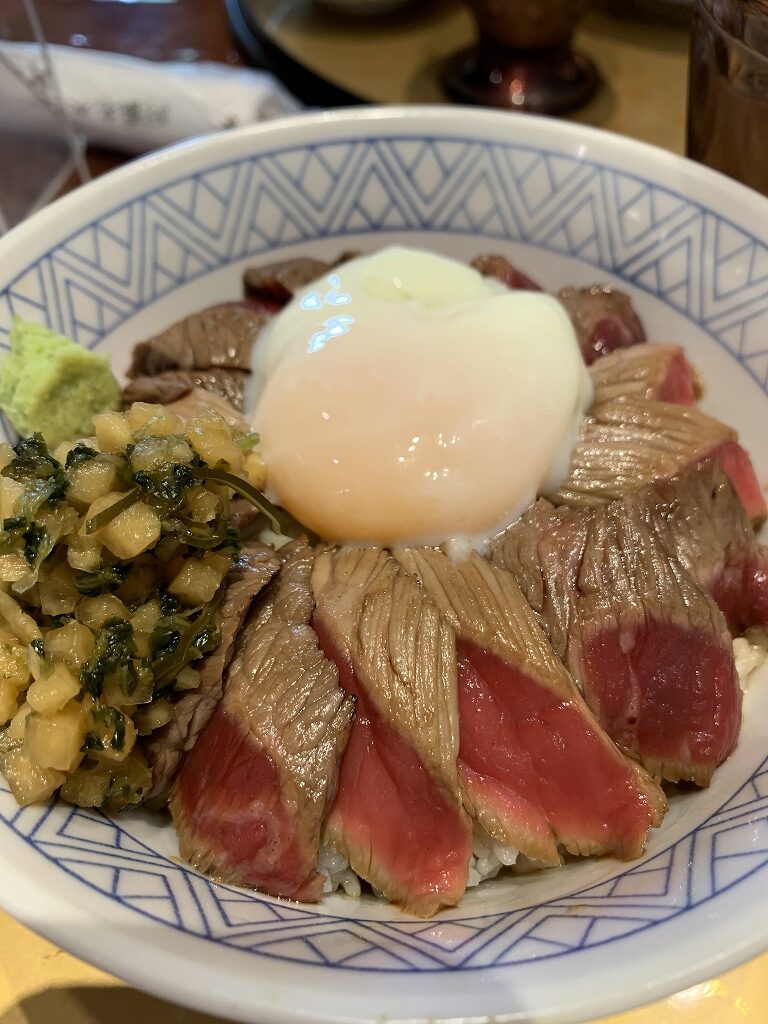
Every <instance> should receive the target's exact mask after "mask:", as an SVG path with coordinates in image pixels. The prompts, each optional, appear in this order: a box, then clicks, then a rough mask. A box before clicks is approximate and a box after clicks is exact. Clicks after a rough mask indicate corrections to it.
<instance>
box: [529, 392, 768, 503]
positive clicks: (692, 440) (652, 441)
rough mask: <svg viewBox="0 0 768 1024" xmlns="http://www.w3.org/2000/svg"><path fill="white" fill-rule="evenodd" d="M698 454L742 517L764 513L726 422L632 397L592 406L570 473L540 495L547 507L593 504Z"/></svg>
mask: <svg viewBox="0 0 768 1024" xmlns="http://www.w3.org/2000/svg"><path fill="white" fill-rule="evenodd" d="M706 459H716V460H717V461H718V462H719V463H720V465H721V466H722V468H723V470H724V471H725V472H726V473H727V475H728V476H729V477H730V479H731V481H732V482H733V486H734V487H735V489H736V493H737V494H738V495H739V498H740V499H741V502H742V504H743V505H744V508H745V509H746V511H747V514H748V515H749V516H750V518H751V519H752V520H753V521H760V520H762V519H764V518H765V510H766V505H765V496H764V494H763V492H762V489H761V487H760V485H759V484H758V482H757V478H756V476H755V471H754V469H753V467H752V463H751V461H750V459H749V456H748V455H747V453H746V452H745V451H744V449H743V448H742V447H741V446H740V444H739V442H738V435H737V433H736V431H735V430H734V429H733V428H732V427H728V426H726V425H725V424H724V423H720V422H719V421H718V420H716V419H713V418H712V417H711V416H707V415H705V414H704V413H703V412H700V411H699V410H698V409H697V408H696V407H695V406H682V405H676V404H674V403H672V402H658V401H653V400H650V399H647V398H644V397H641V396H638V395H627V396H625V397H623V398H617V399H613V400H612V401H608V402H604V403H602V404H600V405H594V406H593V407H592V409H591V410H590V412H589V415H588V416H587V417H586V418H585V419H584V423H583V425H582V430H581V437H580V438H579V441H578V442H577V444H576V447H575V449H574V452H573V457H572V460H571V469H570V473H569V475H568V477H567V479H566V480H564V481H563V483H562V484H561V485H560V486H559V487H558V488H557V490H555V491H553V492H552V493H551V494H548V495H547V497H548V498H549V500H550V501H552V502H553V504H555V505H569V506H571V507H572V508H580V509H586V508H595V507H597V506H599V505H602V504H604V503H605V502H607V501H613V500H614V499H616V498H621V497H623V496H624V495H625V494H627V493H628V492H629V491H631V490H634V489H635V488H637V487H642V486H644V485H645V484H649V483H652V482H653V481H654V480H663V479H666V478H668V477H671V476H675V475H676V474H677V473H680V472H682V471H683V470H684V469H686V468H687V467H688V466H693V465H696V463H699V462H704V461H705V460H706Z"/></svg>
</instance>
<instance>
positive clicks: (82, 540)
mask: <svg viewBox="0 0 768 1024" xmlns="http://www.w3.org/2000/svg"><path fill="white" fill-rule="evenodd" d="M67 545H68V546H67V561H68V562H69V564H70V565H71V566H72V568H73V569H79V570H80V571H81V572H96V570H97V569H98V568H99V566H100V565H101V544H100V543H99V541H98V540H97V539H96V538H95V537H84V536H81V535H79V534H74V535H71V536H69V537H68V538H67Z"/></svg>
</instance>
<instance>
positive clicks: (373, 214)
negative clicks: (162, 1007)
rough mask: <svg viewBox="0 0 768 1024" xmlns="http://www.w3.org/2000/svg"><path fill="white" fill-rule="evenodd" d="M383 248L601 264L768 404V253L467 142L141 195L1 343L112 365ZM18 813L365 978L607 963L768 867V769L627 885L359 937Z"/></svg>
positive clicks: (624, 195) (122, 836) (5, 314)
mask: <svg viewBox="0 0 768 1024" xmlns="http://www.w3.org/2000/svg"><path fill="white" fill-rule="evenodd" d="M203 196H205V200H206V201H205V204H203V203H201V201H200V200H201V197H203ZM371 231H377V232H382V233H386V232H389V231H392V232H397V233H398V235H400V236H402V235H404V234H407V233H408V232H409V231H413V232H423V231H430V232H433V233H437V234H439V233H440V232H450V233H454V234H472V235H483V236H485V237H486V238H487V239H489V240H491V239H497V240H500V241H509V242H523V243H530V244H534V245H536V246H537V247H538V248H541V249H545V250H549V251H551V252H553V253H558V254H564V255H567V256H570V257H574V258H577V259H579V260H582V261H584V262H587V263H591V264H593V265H595V266H596V267H599V268H601V269H602V270H604V271H607V272H610V273H611V274H613V275H615V276H617V277H619V278H622V279H624V280H625V281H627V282H628V283H631V284H632V285H634V286H636V287H639V288H642V289H644V290H646V291H647V292H649V293H651V294H653V295H655V296H657V297H658V298H660V299H662V300H663V301H664V302H666V303H667V304H668V305H669V306H670V307H672V308H674V309H676V310H678V311H679V312H681V313H683V314H684V315H686V316H687V317H689V318H690V319H691V320H692V321H693V322H694V323H696V324H698V325H700V326H701V327H703V328H704V329H705V330H706V331H708V332H709V333H710V334H711V335H712V336H713V337H714V338H716V339H717V340H718V341H719V343H720V344H721V345H722V346H723V347H724V348H725V349H726V350H728V351H729V352H730V353H731V354H732V355H733V356H734V357H735V358H736V359H737V360H738V361H739V362H740V363H741V364H742V365H743V366H744V367H745V368H746V369H747V370H748V371H749V373H750V374H751V375H752V376H753V377H754V378H755V379H756V380H757V381H758V382H759V383H760V385H761V387H762V388H763V389H764V390H768V248H766V246H765V245H763V244H762V243H761V242H759V241H758V240H757V239H755V238H754V237H752V236H750V235H749V234H747V233H746V232H744V231H743V230H741V229H740V228H738V227H736V226H735V225H733V224H731V223H730V222H729V221H728V220H727V218H725V217H723V216H721V215H720V214H719V213H717V212H716V211H714V210H710V209H705V208H703V207H702V206H700V205H698V204H696V203H694V202H692V201H691V200H689V199H687V198H686V197H685V196H682V195H679V194H676V193H674V192H672V191H670V190H668V189H665V188H662V187H660V186H658V185H655V184H652V183H650V182H647V181H644V180H643V179H641V178H639V177H636V176H633V175H631V174H627V173H624V172H620V171H616V170H614V169H613V168H610V167H606V166H602V165H599V164H596V163H594V162H590V161H589V160H585V159H575V158H573V157H571V156H569V155H566V154H563V153H557V152H544V153H542V152H541V151H540V150H535V149H532V148H530V147H526V146H521V145H514V144H503V145H502V144H488V143H484V142H478V141H475V140H471V139H462V138H458V137H453V136H452V137H434V138H429V139H426V140H421V139H420V140H414V139H412V138H409V137H404V136H403V137H391V138H386V139H382V138H378V139H373V140H370V141H355V142H342V143H331V144H318V145H305V146H294V147H290V148H286V149H283V150H279V151H274V150H273V151H271V152H269V153H267V154H260V155H258V156H253V157H249V158H247V159H243V160H239V161H236V162H230V163H227V164H224V165H219V166H216V167H213V168H211V169H209V170H205V171H203V172H201V173H198V174H195V175H191V176H188V177H184V178H182V179H180V180H177V181H176V182H174V183H173V184H170V185H167V186H164V187H162V188H160V189H157V190H156V191H153V192H149V193H147V194H145V195H142V196H141V197H139V198H137V199H135V200H133V201H131V202H128V203H126V204H123V205H121V206H118V207H116V208H115V209H114V210H112V211H111V212H109V213H107V214H106V215H104V216H102V217H100V218H99V219H98V220H96V221H94V222H93V223H92V224H90V225H88V226H87V227H85V228H83V229H80V230H78V231H77V232H75V233H73V234H72V235H71V236H70V237H69V238H68V239H67V240H66V241H65V242H64V243H62V244H61V245H59V246H57V247H56V248H54V249H52V250H51V251H49V252H48V253H46V254H45V256H43V257H42V258H41V259H39V260H38V261H37V262H35V263H34V264H32V265H30V266H29V267H28V268H27V269H26V270H25V271H24V272H23V273H21V274H19V275H18V277H17V278H16V279H15V280H14V281H13V282H12V284H11V285H10V286H9V287H7V288H6V289H5V291H3V292H1V293H0V340H3V339H4V338H5V337H7V333H8V330H9V327H10V322H11V318H12V316H13V315H14V314H19V315H21V316H23V317H28V318H30V319H33V320H37V321H39V322H46V323H48V324H49V326H51V327H52V328H54V329H55V330H58V331H62V332H63V333H65V334H68V335H69V336H70V337H73V338H75V339H76V340H78V341H79V342H81V343H82V344H85V345H88V346H94V345H97V344H98V343H99V341H100V340H101V338H102V337H103V336H104V335H105V334H107V333H109V332H110V331H113V330H114V329H115V328H117V327H118V326H119V325H120V324H121V323H123V321H125V320H126V319H127V318H128V317H130V316H132V315H133V314H134V313H135V312H136V311H137V310H139V309H141V308H142V307H144V306H146V305H148V304H149V303H151V302H153V301H155V300H156V299H159V298H162V297H163V296H164V295H166V294H168V293H169V292H171V291H173V290H174V289H176V288H178V287H179V286H181V285H183V284H186V283H189V282H191V281H194V280H196V279H198V278H199V277H201V276H203V275H205V274H208V273H210V272H212V271H214V270H217V269H219V268H221V267H226V266H228V265H230V264H232V263H235V262H237V261H239V260H242V259H243V258H245V257H248V256H254V257H256V256H260V255H262V254H264V253H268V252H270V251H271V250H273V249H277V248H280V247H284V246H289V245H295V244H298V243H301V242H311V241H315V240H318V239H325V238H329V239H332V238H334V237H335V236H339V235H345V236H348V235H350V234H354V233H356V232H361V233H367V232H371ZM705 252H708V253H711V254H713V256H712V257H711V258H709V259H707V260H705V259H704V255H703V254H704V253H705ZM106 259H108V261H109V268H107V267H106V266H105V261H106ZM693 266H695V267H696V269H697V273H696V274H691V273H690V270H691V268H692V267H693ZM745 267H746V268H747V269H746V271H744V268H745ZM3 808H5V809H6V811H5V812H4V813H0V820H3V821H4V822H5V823H6V824H7V825H8V826H9V827H10V828H12V829H13V830H14V832H16V833H17V834H18V835H19V836H20V837H22V838H23V839H24V840H25V841H26V842H27V843H29V844H30V846H32V847H33V848H34V849H35V850H36V851H38V853H39V854H41V855H43V856H44V857H46V858H48V859H50V860H52V861H54V862H55V863H56V864H57V865H59V866H60V868H61V869H63V870H64V871H66V872H68V873H69V874H70V875H72V876H74V877H76V878H78V879H80V880H81V881H82V883H83V884H84V885H87V886H88V887H90V888H91V889H94V890H97V891H100V892H102V893H105V894H107V895H108V896H110V897H111V898H112V899H114V900H116V901H118V902H120V903H121V904H123V905H124V906H126V907H128V908H130V909H132V910H133V911H135V912H136V913H137V914H141V915H145V916H148V917H150V918H152V919H154V920H156V921H159V922H162V923H164V924H166V925H168V926H169V927H171V928H176V929H180V930H183V931H185V932H188V933H190V934H192V935H198V936H200V937H202V938H204V939H208V940H210V941H213V942H217V943H222V944H226V945H228V946H232V947H235V948H237V949H241V950H248V951H251V952H252V953H254V954H258V955H260V956H264V957H272V958H276V959H280V960H284V961H291V962H299V963H302V964H316V965H322V966H323V967H326V968H327V967H339V968H344V969H347V970H360V971H365V970H368V971H370V970H373V971H389V972H403V971H445V970H456V969H462V970H468V969H477V968H483V967H488V966H491V965H505V964H521V963H525V962H528V961H531V960H540V959H542V958H546V957H556V956H560V955H563V954H567V953H571V952H574V951H576V950H582V949H587V948H590V947H594V946H598V945H600V944H602V943H606V942H612V941H615V940H617V939H620V938H622V937H625V936H629V935H631V934H634V933H636V932H639V931H642V930H644V929H648V928H652V927H654V926H655V925H657V924H660V923H662V922H664V921H668V920H670V919H672V918H674V917H676V916H678V915H680V914H683V913H685V912H686V911H688V910H690V909H692V908H694V907H698V906H700V905H702V904H703V903H706V902H707V901H708V900H710V899H712V898H713V897H714V896H716V895H717V894H718V893H722V892H724V891H725V890H727V889H728V888H730V887H731V886H734V885H736V884H739V883H741V882H743V881H744V880H745V879H747V878H748V877H749V876H750V875H752V874H754V873H755V872H757V871H761V870H763V869H765V868H766V866H767V865H768V760H767V761H766V762H764V763H763V764H762V765H761V766H760V767H759V768H758V769H757V770H756V772H755V773H754V775H753V777H752V778H751V779H750V780H749V781H748V782H746V783H745V784H744V785H743V786H742V788H741V789H740V790H739V791H738V792H737V793H736V794H734V795H732V796H731V797H729V798H727V799H726V801H725V802H724V803H723V805H722V806H721V807H720V808H719V810H717V812H716V813H714V814H713V815H712V816H711V817H710V819H709V820H708V821H706V822H705V823H704V824H702V825H700V826H699V827H698V828H696V829H695V830H693V831H692V832H690V833H689V834H688V835H686V836H684V837H683V838H681V839H679V840H678V841H676V842H675V843H673V844H671V845H670V847H669V848H668V849H666V850H665V851H663V852H660V853H658V854H657V855H655V856H653V857H651V858H646V859H644V860H643V861H641V862H640V863H638V864H636V865H635V866H633V867H629V868H627V869H625V870H624V871H623V872H622V873H621V874H620V875H619V876H618V877H615V878H613V879H612V880H610V881H608V882H604V883H601V884H599V885H593V886H591V887H588V888H585V889H582V890H581V891H579V892H577V893H572V894H570V895H568V896H567V897H564V898H558V899H554V900H551V901H548V902H545V903H543V904H536V905H533V904H532V905H530V906H527V907H522V908H520V909H517V910H514V911H509V912H504V913H497V914H487V913H486V914H478V913H475V914H474V915H473V914H472V913H471V912H470V911H469V910H467V911H463V910H462V909H461V908H459V909H458V910H456V911H452V912H450V913H449V914H448V915H446V916H444V917H441V918H440V919H439V921H437V922H431V923H429V922H423V921H413V920H408V919H406V918H396V919H392V920H349V919H346V918H340V917H336V916H333V915H331V914H328V913H324V912H323V909H322V907H319V908H317V909H310V908H303V907H299V906H294V905H291V904H286V903H281V902H279V901H276V900H272V899H270V898H268V897H263V896H260V895H258V894H255V893H251V892H244V891H241V890H237V889H233V888H231V887H228V886H217V885H213V884H212V883H210V882H209V881H208V880H206V879H205V878H202V877H201V876H199V875H198V874H196V873H195V872H194V871H192V870H191V869H189V868H188V867H186V866H184V865H180V864H178V863H176V862H175V861H173V860H170V859H168V858H167V857H165V856H163V855H162V854H160V853H158V852H156V851H155V850H153V849H152V848H151V847H149V846H147V845H146V844H144V843H143V842H141V841H139V840H138V839H137V838H135V836H132V835H131V834H130V833H129V831H127V830H126V827H125V825H124V824H123V820H124V819H123V820H115V821H112V820H109V819H107V818H105V817H104V816H103V815H101V814H99V813H97V812H88V811H82V810H78V809H74V808H70V807H66V806H64V805H56V806H50V807H44V808H40V807H29V808H25V809H21V810H18V809H15V808H13V806H12V801H11V800H10V799H9V798H5V799H4V800H3ZM745 851H747V852H745ZM576 907H578V913H577V914H576V913H574V909H575V908H576ZM361 916H363V915H361Z"/></svg>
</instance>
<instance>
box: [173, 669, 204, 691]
mask: <svg viewBox="0 0 768 1024" xmlns="http://www.w3.org/2000/svg"><path fill="white" fill-rule="evenodd" d="M199 685H200V672H199V671H198V669H196V668H191V667H190V666H189V665H187V667H186V668H183V669H182V670H181V672H179V674H178V675H177V676H176V683H175V686H174V689H176V690H196V689H197V688H198V686H199Z"/></svg>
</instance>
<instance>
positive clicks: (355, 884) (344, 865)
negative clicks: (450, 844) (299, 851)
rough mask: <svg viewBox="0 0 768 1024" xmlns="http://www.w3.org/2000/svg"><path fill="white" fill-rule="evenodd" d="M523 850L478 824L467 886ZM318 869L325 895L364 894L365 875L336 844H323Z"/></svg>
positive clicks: (509, 863)
mask: <svg viewBox="0 0 768 1024" xmlns="http://www.w3.org/2000/svg"><path fill="white" fill-rule="evenodd" d="M519 852H520V851H519V850H517V849H516V848H515V847H514V846H504V845H502V844H500V843H497V842H496V841H495V840H494V839H492V838H491V836H489V835H488V833H487V832H485V831H484V830H483V829H481V828H479V826H477V825H476V826H475V834H474V839H473V843H472V856H471V858H470V860H469V873H468V877H467V888H468V889H471V888H474V887H475V886H477V885H479V884H480V883H481V882H484V881H485V880H486V879H488V878H495V877H496V875H498V873H499V872H500V871H501V870H502V868H505V867H511V866H512V865H513V864H514V863H515V862H516V861H517V858H518V856H519ZM317 870H318V872H319V873H320V874H321V875H325V881H324V882H323V894H324V895H325V896H328V895H330V893H332V892H336V891H337V890H338V889H341V890H343V892H345V893H346V895H347V896H352V897H353V898H354V899H357V898H358V897H359V896H360V895H361V894H362V891H363V890H362V885H361V882H362V879H361V878H360V877H359V875H356V874H355V872H354V871H353V870H352V869H351V868H350V866H349V861H348V860H347V858H346V857H345V856H344V854H343V853H339V852H338V851H337V850H334V848H333V847H332V846H328V845H327V844H325V843H324V844H323V845H322V846H321V847H320V853H319V855H318V858H317ZM373 892H374V895H375V896H377V897H378V898H379V899H385V897H384V895H383V894H382V893H381V892H379V891H378V890H377V889H376V888H374V889H373Z"/></svg>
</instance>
